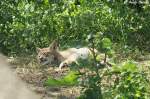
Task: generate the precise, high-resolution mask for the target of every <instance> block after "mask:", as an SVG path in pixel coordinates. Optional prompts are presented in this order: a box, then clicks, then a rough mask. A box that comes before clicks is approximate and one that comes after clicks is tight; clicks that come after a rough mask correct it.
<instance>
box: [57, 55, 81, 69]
mask: <svg viewBox="0 0 150 99" xmlns="http://www.w3.org/2000/svg"><path fill="white" fill-rule="evenodd" d="M78 58H79V57H78V55H71V56H70V57H68V58H67V59H66V60H65V61H63V62H61V64H60V65H59V69H60V70H61V69H62V67H64V66H68V65H70V64H72V63H73V62H75V63H77V59H78Z"/></svg>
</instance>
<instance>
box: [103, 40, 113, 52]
mask: <svg viewBox="0 0 150 99" xmlns="http://www.w3.org/2000/svg"><path fill="white" fill-rule="evenodd" d="M111 46H112V42H111V40H110V39H109V38H103V39H102V47H103V48H106V49H110V48H111Z"/></svg>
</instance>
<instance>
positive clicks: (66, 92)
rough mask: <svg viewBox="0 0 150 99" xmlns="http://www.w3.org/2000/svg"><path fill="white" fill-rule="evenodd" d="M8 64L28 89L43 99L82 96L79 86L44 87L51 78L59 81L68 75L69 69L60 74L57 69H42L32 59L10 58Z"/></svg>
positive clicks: (72, 98)
mask: <svg viewBox="0 0 150 99" xmlns="http://www.w3.org/2000/svg"><path fill="white" fill-rule="evenodd" d="M8 62H9V63H10V64H11V68H12V70H13V71H14V72H15V73H17V75H18V76H19V78H20V79H21V80H23V82H25V83H26V84H27V87H28V88H29V89H31V90H32V91H34V92H36V93H37V94H39V95H40V96H41V99H76V97H78V96H79V95H80V91H79V87H77V86H74V87H68V86H62V87H53V86H49V87H47V86H44V82H45V80H47V78H48V77H49V76H51V77H53V78H55V79H59V78H61V77H62V76H64V75H66V74H67V73H68V71H69V68H65V69H63V70H62V71H61V72H58V71H56V69H57V67H51V66H46V67H41V66H40V65H39V64H37V62H36V60H35V59H34V58H33V59H32V57H28V58H15V59H14V58H9V59H8Z"/></svg>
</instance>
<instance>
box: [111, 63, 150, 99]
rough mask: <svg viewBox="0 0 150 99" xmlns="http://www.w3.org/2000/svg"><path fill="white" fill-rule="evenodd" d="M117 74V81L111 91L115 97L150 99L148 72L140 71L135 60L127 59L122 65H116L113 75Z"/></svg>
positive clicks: (118, 98)
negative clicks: (149, 93) (149, 98)
mask: <svg viewBox="0 0 150 99" xmlns="http://www.w3.org/2000/svg"><path fill="white" fill-rule="evenodd" d="M114 74H115V75H116V76H117V78H116V81H115V82H114V85H113V86H112V88H111V89H109V93H110V92H111V94H112V96H113V97H115V99H126V98H127V99H136V98H140V99H148V97H149V95H148V90H147V86H148V84H149V81H148V78H147V74H146V73H144V72H142V71H140V70H139V68H138V66H137V65H136V64H135V63H134V62H133V61H126V62H124V63H123V64H122V65H120V66H114V67H113V69H112V70H111V76H112V75H114Z"/></svg>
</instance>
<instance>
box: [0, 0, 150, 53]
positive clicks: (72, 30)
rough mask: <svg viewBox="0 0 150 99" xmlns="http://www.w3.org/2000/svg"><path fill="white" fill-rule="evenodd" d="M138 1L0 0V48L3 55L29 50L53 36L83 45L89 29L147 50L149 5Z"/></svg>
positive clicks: (90, 31)
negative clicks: (133, 2)
mask: <svg viewBox="0 0 150 99" xmlns="http://www.w3.org/2000/svg"><path fill="white" fill-rule="evenodd" d="M127 1H128V0H127ZM135 2H139V1H138V0H137V1H135ZM141 2H144V3H143V4H142V5H141V4H140V3H137V4H136V5H134V4H132V3H130V2H126V0H125V1H124V0H121V1H114V0H106V1H103V0H91V1H89V0H88V1H87V0H50V1H49V0H1V1H0V6H1V8H0V13H1V14H0V44H1V46H0V50H1V51H2V52H3V53H5V54H7V55H8V54H20V53H22V52H26V53H32V52H33V51H34V50H35V47H36V46H39V47H45V46H48V45H49V43H50V42H51V41H52V40H53V39H56V38H57V39H59V41H60V43H61V44H62V45H64V46H67V45H66V43H67V44H70V45H74V44H79V45H84V44H85V41H84V39H86V37H87V35H89V34H90V33H94V34H96V36H103V37H106V38H109V39H110V40H111V41H113V42H115V43H118V44H120V45H121V47H124V46H126V45H128V46H130V47H132V48H133V47H136V48H139V49H140V50H148V49H149V46H148V45H149V44H150V40H149V28H148V27H149V14H150V13H149V9H150V7H149V6H148V4H149V3H145V1H141ZM99 41H100V39H97V40H96V42H99ZM131 42H132V43H131ZM97 47H99V48H100V46H97Z"/></svg>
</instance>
